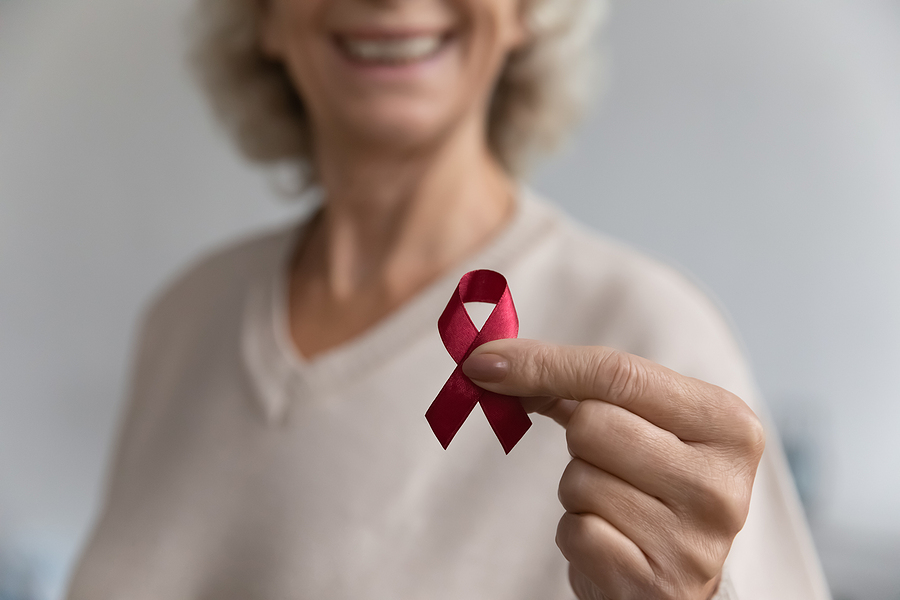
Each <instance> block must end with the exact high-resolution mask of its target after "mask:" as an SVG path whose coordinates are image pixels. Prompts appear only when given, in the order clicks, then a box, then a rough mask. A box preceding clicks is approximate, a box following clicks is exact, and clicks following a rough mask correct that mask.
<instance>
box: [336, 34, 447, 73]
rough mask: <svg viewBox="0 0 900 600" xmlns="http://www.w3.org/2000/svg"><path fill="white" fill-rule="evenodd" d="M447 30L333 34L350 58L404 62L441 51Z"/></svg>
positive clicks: (395, 63)
mask: <svg viewBox="0 0 900 600" xmlns="http://www.w3.org/2000/svg"><path fill="white" fill-rule="evenodd" d="M449 38H450V35H449V34H447V33H415V34H407V35H396V34H395V35H382V36H363V35H351V34H342V35H336V36H335V39H336V41H337V45H338V47H339V48H340V49H341V51H342V52H343V54H344V55H345V56H347V58H349V59H350V60H352V61H354V62H357V63H363V64H370V65H387V66H390V65H406V64H410V63H415V62H419V61H423V60H427V59H429V58H431V57H432V56H434V55H435V54H437V53H438V52H440V51H441V49H442V48H443V47H444V46H445V45H446V43H447V41H448V40H449Z"/></svg>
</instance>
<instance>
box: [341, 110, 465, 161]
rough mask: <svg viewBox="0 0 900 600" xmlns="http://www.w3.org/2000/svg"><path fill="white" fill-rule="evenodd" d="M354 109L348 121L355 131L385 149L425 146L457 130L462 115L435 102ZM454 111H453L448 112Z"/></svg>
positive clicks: (369, 141)
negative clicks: (437, 105)
mask: <svg viewBox="0 0 900 600" xmlns="http://www.w3.org/2000/svg"><path fill="white" fill-rule="evenodd" d="M365 108H366V109H365V110H358V111H354V113H355V114H354V115H353V118H352V119H351V123H350V124H349V127H348V129H350V130H351V131H352V132H353V133H354V134H356V135H358V137H359V138H360V139H361V140H364V141H365V142H367V143H368V144H370V145H374V146H381V147H383V148H384V149H385V150H386V151H387V150H390V149H396V150H398V151H403V150H409V149H413V148H422V147H424V146H429V145H431V144H434V143H436V142H438V141H439V140H440V139H441V138H442V137H443V136H444V135H445V134H446V132H448V131H452V130H454V129H456V127H455V125H456V124H457V123H458V121H459V116H458V115H456V114H452V112H451V111H447V110H441V108H445V107H436V106H434V104H433V103H419V102H391V103H383V104H382V105H380V106H379V105H370V106H368V107H365ZM448 113H451V114H448Z"/></svg>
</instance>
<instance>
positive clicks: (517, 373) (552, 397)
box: [462, 339, 578, 427]
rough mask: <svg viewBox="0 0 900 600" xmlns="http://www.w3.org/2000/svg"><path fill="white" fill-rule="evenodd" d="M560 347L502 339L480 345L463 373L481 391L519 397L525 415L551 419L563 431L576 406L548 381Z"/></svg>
mask: <svg viewBox="0 0 900 600" xmlns="http://www.w3.org/2000/svg"><path fill="white" fill-rule="evenodd" d="M559 348H560V347H559V346H555V345H552V344H544V343H542V342H537V341H534V340H523V339H504V340H495V341H493V342H488V343H486V344H483V345H481V346H479V347H478V348H476V349H475V350H473V351H472V354H471V355H469V357H468V358H467V359H466V360H465V361H464V362H463V365H462V370H463V373H465V375H466V376H467V377H468V378H469V379H471V380H472V381H473V382H474V383H475V384H476V385H478V386H479V387H482V388H484V389H487V390H490V391H493V392H497V393H500V394H506V395H508V396H518V397H520V399H521V401H522V405H523V406H524V407H525V410H527V411H528V412H536V413H539V414H542V415H544V416H546V417H550V418H551V419H553V420H555V421H556V422H557V423H559V424H560V425H562V426H563V427H565V426H566V425H567V424H568V421H569V418H570V417H571V416H572V413H573V412H574V411H575V407H576V406H577V405H578V402H577V401H576V400H574V399H572V396H571V395H570V394H566V393H560V391H562V390H563V389H564V387H565V386H562V385H560V384H559V383H558V382H556V381H553V379H556V378H555V377H550V375H549V370H551V369H553V367H552V366H551V365H554V364H558V363H560V361H561V360H564V359H561V357H560V356H559V352H558V349H559Z"/></svg>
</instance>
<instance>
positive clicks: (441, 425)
mask: <svg viewBox="0 0 900 600" xmlns="http://www.w3.org/2000/svg"><path fill="white" fill-rule="evenodd" d="M480 395H481V390H480V389H479V388H476V387H475V384H473V383H472V382H471V381H469V379H468V378H467V377H466V376H465V375H463V373H462V369H461V368H460V367H458V366H457V367H456V369H455V370H454V371H453V374H452V375H450V379H448V380H447V382H446V383H445V384H444V387H442V388H441V391H440V392H438V395H437V397H436V398H435V399H434V402H432V403H431V406H429V407H428V411H427V412H426V413H425V418H426V419H427V420H428V424H429V425H431V430H432V431H433V432H434V435H435V436H436V437H437V439H438V441H439V442H440V443H441V446H443V447H444V450H446V449H447V446H449V445H450V442H451V441H452V440H453V437H454V436H455V435H456V432H457V431H459V429H460V427H462V425H463V423H465V421H466V419H467V418H469V414H470V413H471V412H472V409H473V408H475V405H476V404H478V398H479V396H480Z"/></svg>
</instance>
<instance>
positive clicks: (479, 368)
mask: <svg viewBox="0 0 900 600" xmlns="http://www.w3.org/2000/svg"><path fill="white" fill-rule="evenodd" d="M462 370H463V373H465V374H466V376H467V377H469V379H474V380H475V381H483V382H485V383H500V382H501V381H503V380H504V379H506V374H507V373H509V361H507V360H506V359H505V358H503V357H502V356H500V355H499V354H490V353H485V354H476V355H474V356H470V357H469V358H467V359H466V362H464V363H463V366H462Z"/></svg>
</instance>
